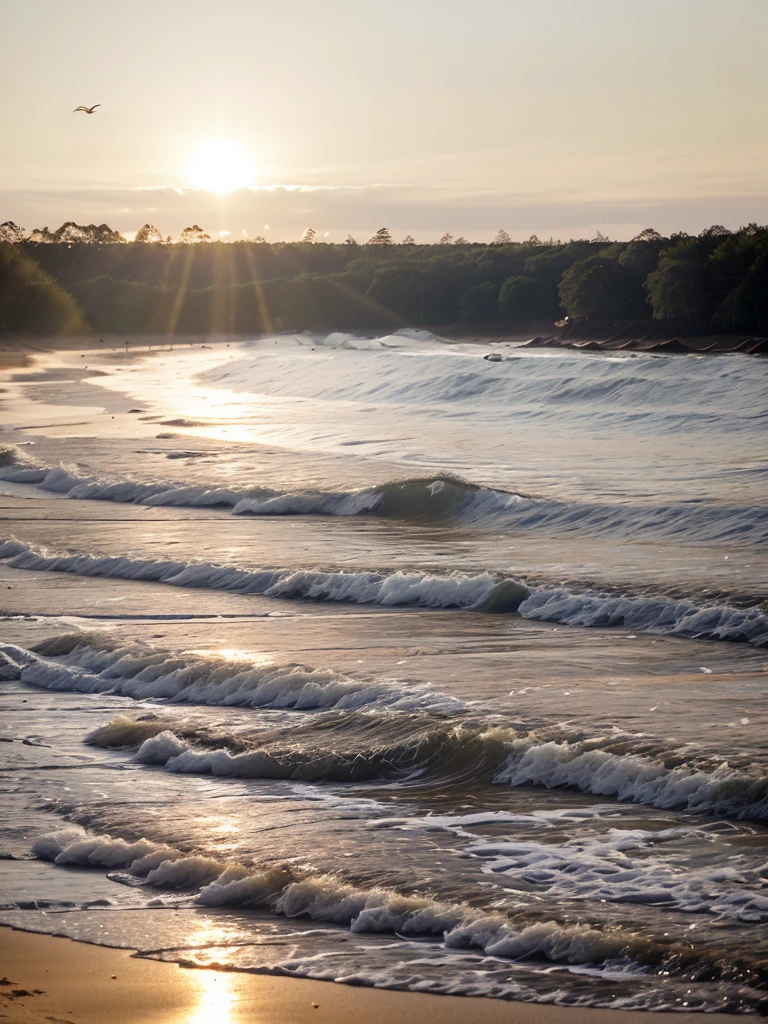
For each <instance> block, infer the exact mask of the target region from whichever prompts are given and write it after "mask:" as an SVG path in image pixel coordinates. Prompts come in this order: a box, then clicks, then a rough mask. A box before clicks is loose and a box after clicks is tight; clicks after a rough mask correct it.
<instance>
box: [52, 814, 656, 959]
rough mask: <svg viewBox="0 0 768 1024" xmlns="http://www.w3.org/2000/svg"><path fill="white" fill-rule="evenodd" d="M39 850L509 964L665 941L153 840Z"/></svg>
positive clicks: (632, 955)
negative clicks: (521, 919)
mask: <svg viewBox="0 0 768 1024" xmlns="http://www.w3.org/2000/svg"><path fill="white" fill-rule="evenodd" d="M32 852H33V854H34V855H35V856H37V857H38V858H39V859H41V860H48V861H52V862H53V863H54V864H56V865H59V866H70V865H79V866H82V867H101V868H107V869H108V870H110V871H115V870H123V871H125V872H127V873H128V874H129V875H130V876H132V877H133V878H135V879H141V884H143V885H146V886H149V887H152V888H156V889H195V890H198V891H197V894H196V896H195V897H194V902H195V903H197V904H198V905H200V906H203V907H228V908H248V909H261V910H268V911H270V912H272V913H274V914H277V915H280V916H283V917H288V918H308V919H309V920H311V921H315V922H320V923H323V924H331V925H337V926H342V927H346V928H349V930H350V931H352V932H354V933H357V934H363V933H378V934H381V933H390V934H396V935H397V936H399V937H404V938H434V939H439V940H441V941H442V942H443V943H444V945H445V947H446V948H448V949H465V950H469V949H477V950H480V951H483V952H485V953H486V955H488V956H494V957H499V958H503V959H507V960H523V959H525V960H539V961H542V960H543V961H546V962H550V963H565V964H586V963H601V962H603V961H606V960H612V959H615V958H617V957H624V958H628V959H633V960H637V961H640V962H646V963H648V962H654V961H656V962H657V961H658V960H659V959H660V958H661V950H660V948H659V947H658V945H657V944H656V943H654V942H653V941H652V940H650V939H647V938H645V937H643V936H641V935H639V934H634V933H632V932H631V931H628V930H624V929H622V928H616V927H606V928H604V929H598V928H595V927H592V926H590V925H587V924H565V923H561V922H557V921H554V920H552V921H535V922H533V923H528V924H522V926H521V925H519V924H518V925H516V924H514V923H513V922H512V921H510V920H509V919H508V918H507V917H505V916H504V915H503V914H501V913H498V912H494V911H490V912H488V911H482V910H477V909H472V908H471V907H469V906H466V905H464V904H457V903H442V902H438V901H436V900H433V899H429V898H424V897H418V896H409V895H404V894H401V893H398V892H395V891H392V890H388V889H384V888H373V889H370V888H368V889H365V888H360V887H358V886H355V885H353V884H350V883H348V882H345V881H343V880H342V879H341V878H338V877H335V876H332V875H323V874H315V873H313V872H312V871H311V869H309V868H306V867H299V866H297V865H296V864H294V863H291V864H273V865H265V866H264V867H263V868H261V869H259V868H258V867H254V866H246V865H244V864H240V863H227V862H226V861H223V860H221V859H218V858H215V857H210V856H206V855H203V854H194V853H191V854H190V853H184V852H183V851H181V850H178V849H174V848H173V847H169V846H167V845H165V844H159V843H154V842H152V841H150V840H147V839H140V840H138V841H135V842H128V841H126V840H124V839H120V838H114V837H112V836H94V835H89V834H87V833H80V834H79V835H73V833H72V831H69V832H65V833H62V834H52V835H49V836H45V837H43V838H41V839H39V840H37V842H35V844H34V846H33V848H32Z"/></svg>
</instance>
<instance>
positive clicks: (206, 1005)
mask: <svg viewBox="0 0 768 1024" xmlns="http://www.w3.org/2000/svg"><path fill="white" fill-rule="evenodd" d="M194 980H195V981H196V982H197V988H198V996H199V1003H198V1005H197V1007H196V1008H195V1011H194V1013H193V1015H192V1016H191V1017H189V1018H188V1019H187V1021H186V1024H230V1022H231V1021H233V1020H234V1016H235V1013H234V1004H235V994H234V992H233V990H232V978H231V976H230V975H227V974H222V973H219V972H217V973H216V974H212V973H210V972H209V971H205V970H200V971H196V972H195V975H194Z"/></svg>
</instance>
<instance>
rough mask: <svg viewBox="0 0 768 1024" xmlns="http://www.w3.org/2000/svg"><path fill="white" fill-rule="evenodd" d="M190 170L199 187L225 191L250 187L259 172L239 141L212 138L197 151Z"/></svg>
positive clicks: (193, 180)
mask: <svg viewBox="0 0 768 1024" xmlns="http://www.w3.org/2000/svg"><path fill="white" fill-rule="evenodd" d="M187 172H188V174H189V177H190V179H191V180H192V183H193V184H194V186H195V187H196V188H202V189H205V190H206V191H208V192H218V193H220V194H223V193H225V192H234V190H235V189H238V188H247V187H248V185H250V184H251V182H252V181H253V179H254V177H255V176H256V165H255V163H254V161H253V158H252V156H251V154H250V153H249V152H248V150H246V149H245V148H244V147H243V146H241V145H240V144H239V143H237V142H232V140H231V139H212V140H210V141H209V142H205V143H203V144H202V145H201V146H199V147H198V148H197V149H196V150H195V151H194V153H193V154H192V156H191V157H190V159H189V163H188V164H187Z"/></svg>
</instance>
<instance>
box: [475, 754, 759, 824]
mask: <svg viewBox="0 0 768 1024" xmlns="http://www.w3.org/2000/svg"><path fill="white" fill-rule="evenodd" d="M494 782H496V783H500V784H504V785H510V786H526V785H538V786H546V787H547V788H549V789H553V788H556V787H569V788H573V789H578V790H581V792H583V793H593V794H595V795H598V796H612V797H615V798H616V799H618V800H625V801H629V802H632V803H642V804H650V805H651V806H652V807H659V808H664V809H675V808H684V809H687V810H692V811H698V812H700V813H701V812H705V813H706V812H717V813H720V814H728V815H730V816H735V817H739V818H751V819H756V820H760V819H765V818H768V779H765V778H763V777H759V776H754V775H747V774H744V773H741V772H738V771H735V770H734V769H732V768H730V766H729V765H728V764H727V763H725V762H724V763H722V764H720V765H718V767H717V768H715V769H714V770H713V771H709V772H708V771H699V770H696V769H695V768H690V767H680V768H667V767H665V766H664V765H663V764H662V763H660V762H658V761H652V760H650V759H649V758H647V757H642V756H639V755H637V754H631V753H625V754H614V753H611V752H609V751H607V750H601V749H599V748H596V749H585V748H584V747H583V746H582V745H581V744H579V743H573V744H570V743H567V742H562V743H558V742H555V741H550V742H546V743H540V742H535V741H533V740H531V739H529V738H525V739H517V740H513V741H512V742H511V744H510V753H509V756H508V757H507V761H506V763H505V764H504V766H503V767H502V768H501V770H500V771H499V772H498V773H497V775H496V777H495V779H494Z"/></svg>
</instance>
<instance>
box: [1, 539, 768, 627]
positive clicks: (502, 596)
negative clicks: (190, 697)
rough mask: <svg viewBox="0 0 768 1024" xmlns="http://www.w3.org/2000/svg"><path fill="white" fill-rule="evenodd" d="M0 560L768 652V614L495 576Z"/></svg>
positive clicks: (39, 557) (10, 548)
mask: <svg viewBox="0 0 768 1024" xmlns="http://www.w3.org/2000/svg"><path fill="white" fill-rule="evenodd" d="M0 561H3V562H5V564H6V565H9V566H11V567H12V568H16V569H29V570H33V571H36V572H64V573H72V574H74V575H78V576H89V577H98V578H107V579H108V578H118V579H129V580H143V581H150V582H154V583H164V584H167V585H169V586H174V587H200V588H204V589H209V590H223V591H228V592H230V593H237V594H258V595H261V596H263V597H269V598H283V599H292V600H312V601H334V602H336V601H339V602H349V603H352V604H362V605H378V606H381V607H400V606H405V607H416V608H456V609H461V610H466V611H478V612H493V613H513V612H516V613H518V614H520V615H521V616H522V617H523V618H528V619H537V620H540V621H545V622H559V623H563V624H564V625H570V626H592V627H595V626H601V627H608V626H626V627H628V628H630V629H633V630H637V631H639V632H646V633H654V634H659V635H665V636H677V637H685V638H689V639H708V640H728V641H735V642H741V643H748V644H752V645H754V646H756V647H764V646H766V645H768V614H766V612H765V611H764V610H763V609H762V608H759V607H750V608H734V607H732V606H729V605H716V604H711V605H704V606H702V605H699V604H696V603H695V602H693V601H685V600H679V599H674V598H669V597H665V596H658V597H633V596H625V595H620V594H619V595H617V594H604V593H602V594H601V593H596V592H592V591H587V592H581V593H580V592H575V591H571V590H568V589H566V588H563V587H554V588H553V587H547V586H542V587H538V588H536V587H529V586H527V585H525V584H523V583H521V582H519V581H517V580H514V579H510V578H504V577H500V576H499V575H496V574H492V573H482V574H480V575H477V576H468V575H465V574H463V573H459V572H454V573H448V574H446V575H440V576H438V575H434V574H431V573H423V572H402V571H396V572H390V573H386V572H354V571H350V572H322V571H318V570H295V569H239V568H235V567H233V566H226V565H212V564H209V563H205V562H199V563H198V562H172V561H155V560H151V559H132V558H128V557H115V556H102V555H85V554H75V555H72V554H67V555H64V554H54V555H52V554H49V553H48V552H47V551H45V550H44V549H42V548H37V547H35V546H33V545H29V544H24V543H21V542H20V541H17V540H13V539H11V540H5V541H0Z"/></svg>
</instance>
